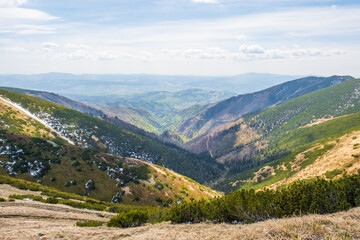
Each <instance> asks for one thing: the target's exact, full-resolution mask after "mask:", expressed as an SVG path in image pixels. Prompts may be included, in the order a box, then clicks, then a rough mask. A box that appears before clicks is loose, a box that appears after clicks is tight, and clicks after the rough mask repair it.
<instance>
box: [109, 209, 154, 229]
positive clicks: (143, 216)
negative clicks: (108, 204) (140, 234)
mask: <svg viewBox="0 0 360 240" xmlns="http://www.w3.org/2000/svg"><path fill="white" fill-rule="evenodd" d="M147 220H148V213H147V212H146V211H139V210H131V211H129V212H127V213H125V212H122V213H119V214H118V215H117V216H116V217H113V218H111V219H110V221H109V222H108V223H107V226H108V227H122V228H127V227H137V226H141V225H142V224H144V223H146V222H147Z"/></svg>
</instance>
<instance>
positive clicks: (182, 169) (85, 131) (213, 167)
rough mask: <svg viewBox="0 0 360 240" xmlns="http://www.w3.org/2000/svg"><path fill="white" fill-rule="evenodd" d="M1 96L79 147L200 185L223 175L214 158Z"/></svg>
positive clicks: (77, 115)
mask: <svg viewBox="0 0 360 240" xmlns="http://www.w3.org/2000/svg"><path fill="white" fill-rule="evenodd" d="M0 94H1V95H2V96H3V97H4V98H7V99H9V100H11V101H12V102H16V103H18V104H19V105H21V106H22V107H23V108H25V109H27V110H29V111H30V112H31V113H33V114H34V115H36V116H37V117H38V118H40V119H42V120H43V121H45V122H46V123H47V124H48V125H49V126H51V127H52V128H53V129H55V130H56V131H57V132H59V133H60V134H61V135H62V136H63V137H65V138H67V139H70V140H71V141H73V142H74V143H75V144H76V145H79V146H82V147H92V148H96V149H99V150H103V151H106V152H108V153H111V154H115V155H119V156H123V157H131V158H139V159H144V160H145V161H148V162H151V163H155V164H158V165H161V166H165V167H168V168H170V169H172V170H174V171H177V172H179V173H182V174H184V175H186V176H189V177H192V178H194V179H195V180H197V181H200V182H209V181H211V180H213V179H216V178H217V177H218V176H219V175H220V174H221V172H222V169H221V166H220V165H219V164H217V163H216V162H215V161H214V160H213V159H211V158H209V157H206V156H198V155H195V154H192V153H189V152H187V151H185V150H182V149H180V148H177V147H175V146H173V145H165V144H163V143H162V142H160V141H157V140H153V139H150V138H148V137H146V136H142V135H139V134H137V133H134V132H131V131H129V130H126V129H124V128H121V127H118V126H115V125H114V124H112V123H109V122H106V121H103V120H101V119H99V118H95V117H91V116H89V115H87V114H83V113H80V112H77V111H74V110H72V109H69V108H66V107H63V106H60V105H57V104H54V103H50V102H47V101H44V100H41V99H38V98H35V97H31V96H26V95H22V94H17V93H12V92H8V91H4V90H0Z"/></svg>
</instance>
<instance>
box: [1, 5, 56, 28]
mask: <svg viewBox="0 0 360 240" xmlns="http://www.w3.org/2000/svg"><path fill="white" fill-rule="evenodd" d="M24 3H26V1H21V0H18V1H15V0H14V1H3V0H0V23H1V24H0V32H2V33H12V34H22V35H25V34H50V33H55V30H54V28H53V27H50V26H47V25H45V24H47V23H48V22H49V21H54V20H57V19H59V18H58V17H55V16H52V15H49V14H47V13H45V12H42V11H39V10H36V9H29V8H21V7H18V6H20V5H22V4H24Z"/></svg>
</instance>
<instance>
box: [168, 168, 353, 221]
mask: <svg viewBox="0 0 360 240" xmlns="http://www.w3.org/2000/svg"><path fill="white" fill-rule="evenodd" d="M359 205H360V176H359V175H353V176H347V175H345V176H344V177H342V178H340V179H338V180H331V181H327V180H325V179H321V178H316V179H311V180H304V181H296V182H294V183H292V184H290V185H288V186H286V187H284V188H281V189H279V190H277V191H274V190H262V191H258V192H255V191H254V190H241V191H235V192H232V193H230V194H227V195H225V196H223V197H220V198H215V199H211V200H207V201H206V200H201V201H193V202H191V203H184V204H181V205H178V206H175V207H173V208H171V209H170V210H169V213H168V214H169V215H168V218H169V219H170V220H171V221H172V222H173V223H186V222H194V223H196V222H202V221H212V222H228V223H233V222H237V223H253V222H257V221H264V220H266V219H269V218H282V217H288V216H293V215H299V214H307V213H316V214H327V213H334V212H338V211H344V210H348V209H349V208H351V207H356V206H359Z"/></svg>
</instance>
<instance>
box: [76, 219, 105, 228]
mask: <svg viewBox="0 0 360 240" xmlns="http://www.w3.org/2000/svg"><path fill="white" fill-rule="evenodd" d="M102 225H103V223H102V222H99V221H93V220H88V221H80V222H76V226H78V227H100V226H102Z"/></svg>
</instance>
